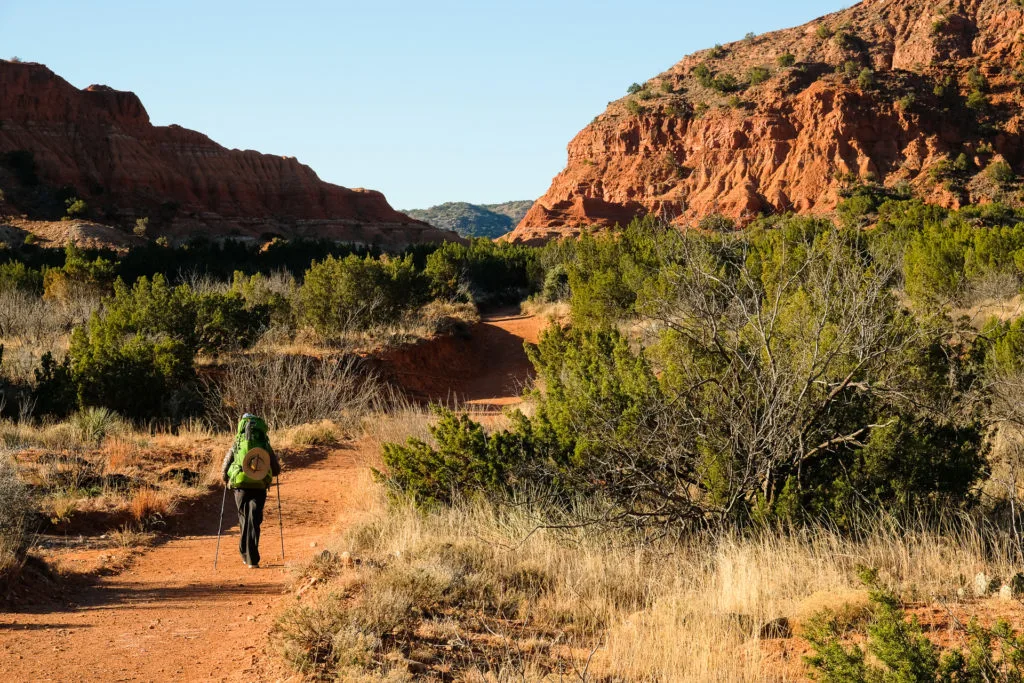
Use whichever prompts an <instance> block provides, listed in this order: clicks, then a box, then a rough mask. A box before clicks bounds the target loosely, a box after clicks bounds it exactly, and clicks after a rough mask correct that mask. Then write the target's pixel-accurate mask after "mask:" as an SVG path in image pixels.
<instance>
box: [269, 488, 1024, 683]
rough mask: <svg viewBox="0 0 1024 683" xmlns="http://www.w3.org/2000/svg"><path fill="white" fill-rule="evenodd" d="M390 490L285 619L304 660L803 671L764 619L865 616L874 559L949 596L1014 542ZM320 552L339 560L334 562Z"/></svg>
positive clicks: (319, 664)
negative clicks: (699, 531)
mask: <svg viewBox="0 0 1024 683" xmlns="http://www.w3.org/2000/svg"><path fill="white" fill-rule="evenodd" d="M380 500H381V499H380V498H376V499H374V498H370V497H367V498H366V499H365V501H364V508H365V509H364V510H363V512H362V513H361V516H360V519H361V520H362V521H359V520H355V521H354V523H352V524H351V525H350V526H349V531H348V532H347V533H346V534H345V535H344V536H343V537H341V538H339V539H338V540H337V543H336V544H335V545H334V546H333V548H332V550H333V554H331V555H329V556H327V557H326V558H325V557H323V556H321V557H319V558H318V560H317V562H318V563H319V565H320V566H318V567H317V568H316V572H314V573H311V575H312V574H315V575H317V576H319V577H321V579H320V580H319V581H318V582H317V583H316V584H315V585H316V586H320V587H319V589H318V590H314V591H307V592H306V593H305V599H304V601H302V602H301V603H300V604H299V605H298V606H296V607H294V608H292V609H291V610H290V611H289V612H288V613H287V614H286V615H285V616H284V617H283V618H282V620H281V621H280V622H279V624H278V626H277V627H276V629H275V635H274V642H275V644H276V646H277V647H278V650H279V651H281V652H283V653H284V654H285V656H286V658H288V659H289V661H291V662H292V663H293V664H294V665H295V666H296V667H297V668H298V669H299V670H302V671H304V672H306V673H319V674H322V675H333V673H340V674H342V675H348V676H356V675H368V674H370V673H374V674H375V675H381V674H383V673H384V672H387V673H389V675H396V672H403V671H404V672H405V673H407V674H411V675H415V676H417V677H418V678H420V677H426V678H430V677H442V676H441V672H442V671H448V672H450V675H452V676H453V677H454V678H455V679H457V680H507V679H510V678H517V679H520V680H522V678H523V677H524V676H525V677H526V679H527V680H543V679H545V678H549V679H551V680H554V679H556V678H564V677H566V676H568V677H572V678H578V677H579V673H580V672H583V671H584V670H586V671H587V675H588V676H590V677H593V678H595V679H598V680H601V679H602V678H607V679H608V680H679V681H705V680H729V681H754V680H765V679H766V678H768V677H770V676H771V677H773V678H774V679H775V680H786V679H791V680H800V679H802V677H803V676H804V675H805V672H804V671H803V668H802V664H801V663H800V660H799V657H798V656H797V657H795V658H794V659H793V661H791V662H790V664H789V665H788V667H789V668H786V669H784V670H775V671H772V672H770V676H769V672H768V671H766V669H765V667H766V666H769V662H768V661H767V660H766V658H765V657H766V655H765V646H766V642H767V641H768V639H771V638H775V637H777V636H778V634H777V633H772V632H770V631H769V630H766V629H769V628H770V627H774V626H773V625H779V624H782V625H783V628H784V629H786V631H787V632H788V630H789V629H791V628H795V629H797V630H799V626H800V624H801V623H803V622H804V621H805V620H806V619H807V618H808V616H809V615H810V614H812V613H813V612H815V611H817V610H818V609H819V608H820V607H825V606H829V607H832V608H833V609H839V610H840V611H841V612H842V613H843V614H844V615H845V616H844V618H845V619H847V620H848V621H849V622H850V623H851V624H853V623H856V622H858V621H860V620H863V619H864V618H866V617H867V612H866V600H865V595H864V592H863V591H862V590H861V586H860V584H859V582H858V579H857V578H856V575H857V569H858V567H860V566H870V567H877V568H878V569H879V570H880V575H881V576H882V577H883V580H884V581H885V582H886V583H887V584H888V585H890V586H892V587H893V588H894V589H896V590H897V591H898V592H899V593H900V594H901V595H903V596H904V597H905V598H907V599H911V600H919V601H922V602H926V603H927V602H929V601H933V600H943V601H947V602H951V603H955V602H960V601H963V600H965V598H964V597H962V596H963V595H965V593H966V594H969V593H970V585H969V584H970V582H971V580H972V578H973V577H974V575H975V574H976V573H977V572H979V571H985V572H987V573H989V574H990V575H994V576H1002V577H1009V576H1011V575H1012V574H1013V572H1014V571H1016V569H1015V566H1016V565H1017V564H1019V560H1020V548H1019V547H1018V545H1017V544H1016V543H1015V542H1012V540H1011V539H1010V538H1009V536H1008V535H1005V534H1002V533H999V532H996V531H994V530H992V529H987V528H983V527H981V526H979V525H977V524H975V523H973V522H971V521H969V520H956V521H955V523H953V522H951V523H950V524H947V525H945V526H942V527H937V526H935V525H926V524H924V523H912V524H897V523H896V522H894V521H892V520H883V519H872V520H864V522H863V524H861V525H860V527H859V528H860V529H861V532H860V534H859V535H858V536H857V538H850V537H849V536H844V535H841V534H839V533H837V532H835V531H833V530H831V529H828V528H824V527H817V528H812V529H807V530H804V531H798V532H783V531H763V532H761V533H755V534H739V533H725V534H722V535H719V536H707V537H701V538H694V539H690V540H689V541H687V542H682V543H676V542H668V541H665V540H648V541H645V540H643V539H641V538H638V537H636V536H633V535H630V534H627V533H625V532H608V531H607V530H603V531H602V530H600V529H596V528H591V527H579V528H550V527H547V528H545V527H539V526H538V524H539V523H540V522H543V521H554V522H556V523H564V522H567V521H570V520H571V519H575V518H579V517H585V516H586V513H587V509H586V506H585V504H584V505H582V506H581V509H579V510H577V511H576V514H575V515H573V516H570V517H565V516H555V517H554V518H553V517H552V516H551V514H550V511H546V510H543V509H539V508H537V507H535V506H532V505H530V504H527V503H525V501H524V504H522V505H511V506H510V505H502V506H494V505H489V504H486V503H483V502H477V503H472V504H466V505H462V506H458V507H456V508H454V509H444V510H436V511H434V512H432V513H429V514H424V513H423V512H421V511H419V510H416V509H414V508H412V507H405V506H397V507H388V506H387V505H385V504H384V503H382V502H380ZM343 553H348V555H345V554H343ZM325 561H326V562H330V561H334V562H335V563H337V566H334V567H333V568H331V569H330V570H327V571H325V567H324V566H323V564H324V562H325ZM353 562H354V563H353ZM332 576H333V578H331V577H332ZM307 580H308V579H307ZM311 595H312V596H313V597H309V596H311Z"/></svg>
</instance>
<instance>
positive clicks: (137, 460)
mask: <svg viewBox="0 0 1024 683" xmlns="http://www.w3.org/2000/svg"><path fill="white" fill-rule="evenodd" d="M103 451H104V453H106V456H107V458H106V464H107V467H106V471H107V473H108V474H112V473H115V472H124V471H125V470H127V469H129V468H132V467H138V466H139V465H140V464H141V462H142V459H141V454H142V453H141V450H140V449H139V446H138V444H137V443H136V442H135V440H134V439H131V438H126V437H123V436H118V437H114V438H110V439H107V440H106V442H105V443H104V444H103Z"/></svg>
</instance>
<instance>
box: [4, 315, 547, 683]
mask: <svg viewBox="0 0 1024 683" xmlns="http://www.w3.org/2000/svg"><path fill="white" fill-rule="evenodd" d="M538 329H539V323H538V321H536V320H534V319H532V318H529V317H526V316H517V315H499V316H494V317H490V318H487V319H486V320H485V321H484V322H483V323H482V324H481V325H480V326H477V327H476V328H474V330H473V331H472V333H473V334H472V335H471V338H470V348H471V349H473V352H474V353H478V354H480V356H481V358H484V359H486V362H485V363H482V364H481V365H480V368H481V371H480V372H479V374H477V375H476V376H475V377H463V378H458V380H457V381H456V382H454V384H453V385H452V387H450V391H451V392H452V393H457V394H458V395H459V396H460V397H463V398H464V399H467V400H471V401H476V402H480V403H482V404H486V405H505V404H508V403H512V402H514V401H515V400H516V397H517V396H518V393H519V390H520V388H521V386H522V384H523V383H524V382H525V381H527V380H528V379H529V365H528V363H527V362H526V357H525V354H524V353H523V350H522V342H523V340H524V339H528V340H530V341H535V340H536V335H537V332H538ZM360 448H361V447H359V446H357V447H352V448H342V449H335V450H329V451H328V450H319V451H318V450H312V451H305V452H303V453H301V454H299V453H291V454H287V453H286V454H285V458H286V459H285V466H286V470H285V472H284V474H283V477H282V485H281V493H282V500H283V510H284V514H283V521H284V527H285V556H286V560H285V561H284V562H282V559H281V557H280V541H279V540H278V517H277V508H276V501H275V499H274V497H273V493H272V494H271V496H270V497H268V500H267V509H266V517H265V519H264V524H263V538H262V540H261V543H260V548H261V551H262V552H263V562H262V564H263V568H262V569H259V570H249V569H247V568H246V567H245V566H244V565H243V564H242V561H241V558H240V556H239V555H238V551H237V539H238V536H237V518H236V517H235V516H234V514H233V505H232V502H231V501H230V500H229V501H228V504H227V512H226V514H225V525H226V528H227V531H226V533H225V535H224V538H223V541H222V543H221V548H220V563H219V565H218V570H217V572H216V573H214V571H213V557H214V549H215V540H214V539H215V536H216V533H217V516H218V512H219V508H220V502H221V492H220V491H219V490H217V491H211V492H210V493H209V494H207V495H206V496H204V497H203V498H201V499H200V500H198V501H196V502H195V503H193V504H192V505H190V506H189V509H187V510H186V511H185V513H184V514H183V515H181V517H180V519H181V520H182V522H181V523H180V524H179V525H178V527H177V528H176V529H175V530H174V532H173V533H169V534H167V536H166V537H165V538H164V539H163V541H162V543H160V544H159V545H157V546H155V547H154V548H152V549H150V550H148V551H146V552H145V553H143V554H142V555H141V556H140V557H138V558H137V559H136V560H135V561H134V563H132V565H131V566H130V567H129V568H128V569H127V570H125V571H123V572H121V573H119V574H116V575H114V576H107V577H91V578H90V577H86V578H81V579H74V580H73V586H72V589H71V590H70V591H69V594H71V595H72V596H73V599H74V602H73V603H71V604H64V603H62V602H57V601H50V602H47V603H46V604H40V605H35V606H33V605H23V606H22V607H21V608H20V610H19V611H17V612H0V680H4V681H7V680H10V681H97V680H102V681H136V680H141V681H169V680H216V681H255V680H275V679H281V678H287V677H288V676H289V674H288V672H287V671H285V670H284V669H283V668H282V665H281V664H280V662H279V661H278V660H277V659H276V658H274V657H273V656H271V655H269V654H268V653H267V632H268V629H269V628H270V626H271V623H272V620H273V618H274V615H275V613H276V612H277V611H278V609H279V608H280V605H281V603H282V601H284V600H287V599H288V597H287V586H288V582H289V579H290V573H289V567H290V566H291V565H293V564H296V563H301V562H303V561H305V560H307V559H308V558H309V557H310V556H312V555H313V554H314V553H317V552H320V551H321V550H322V544H323V542H324V541H325V540H326V539H327V538H328V536H329V535H330V534H331V532H332V531H335V530H336V529H335V527H336V526H338V525H339V524H340V523H341V522H339V520H341V519H343V514H344V511H345V508H346V491H350V490H353V485H354V484H355V482H356V481H357V477H358V475H359V470H360V467H361V463H363V462H365V459H364V458H365V456H366V455H368V454H365V453H363V452H361V450H360ZM289 455H290V457H288V456H289ZM313 543H316V544H317V546H316V547H313V546H312V544H313Z"/></svg>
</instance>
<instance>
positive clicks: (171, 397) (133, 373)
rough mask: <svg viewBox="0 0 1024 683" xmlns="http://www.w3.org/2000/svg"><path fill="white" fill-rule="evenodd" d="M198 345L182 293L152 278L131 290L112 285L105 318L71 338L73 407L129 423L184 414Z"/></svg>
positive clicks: (191, 398) (191, 404) (190, 403)
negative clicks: (122, 418) (110, 414)
mask: <svg viewBox="0 0 1024 683" xmlns="http://www.w3.org/2000/svg"><path fill="white" fill-rule="evenodd" d="M198 344H199V336H198V334H197V332H196V312H195V306H194V304H193V302H192V299H191V292H190V291H189V290H188V288H187V287H184V286H182V287H178V288H174V289H172V288H170V287H169V286H168V285H167V283H166V281H165V280H164V278H163V277H162V276H160V275H156V276H154V277H153V279H152V281H150V280H148V279H147V278H140V279H139V280H138V281H137V282H136V283H135V286H134V287H132V288H131V289H128V287H127V286H126V285H125V284H124V283H123V282H121V281H118V282H117V283H115V286H114V296H113V298H112V299H110V300H109V301H108V302H107V306H106V308H105V310H104V311H103V312H102V313H94V314H93V316H92V318H91V319H90V320H89V323H88V325H87V326H86V327H84V328H82V327H80V328H77V329H75V330H74V331H73V332H72V335H71V347H70V349H69V351H68V357H69V359H70V364H71V374H72V377H73V379H74V381H75V385H76V387H77V391H78V402H79V404H80V405H81V406H83V407H89V406H95V407H105V408H109V409H111V410H115V411H117V412H118V413H120V414H122V415H124V416H126V417H129V418H133V419H147V418H151V417H158V416H167V417H178V416H181V415H184V414H187V413H189V412H190V411H191V410H194V408H195V407H196V406H195V401H196V396H195V382H196V377H195V371H194V369H193V358H194V356H195V353H196V351H197V350H198Z"/></svg>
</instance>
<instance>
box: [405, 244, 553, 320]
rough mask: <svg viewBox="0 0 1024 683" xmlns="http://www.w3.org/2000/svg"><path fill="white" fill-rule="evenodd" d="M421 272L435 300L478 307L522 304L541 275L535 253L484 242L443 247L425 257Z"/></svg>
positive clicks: (536, 289) (526, 249)
mask: <svg viewBox="0 0 1024 683" xmlns="http://www.w3.org/2000/svg"><path fill="white" fill-rule="evenodd" d="M423 273H424V275H425V276H426V277H427V278H428V279H429V281H430V291H431V293H432V294H433V295H434V296H435V297H440V298H445V299H460V298H461V299H469V300H472V301H474V302H476V303H477V305H479V306H492V305H499V304H508V303H515V302H519V301H522V300H523V299H525V298H526V297H527V296H529V295H530V294H533V293H534V292H536V291H538V290H539V289H540V286H541V284H542V282H541V278H542V274H543V273H542V268H541V265H540V261H539V258H538V254H537V251H536V250H534V249H531V248H529V247H524V246H521V245H517V244H508V243H504V242H502V243H498V242H494V241H492V240H486V239H477V240H471V241H470V242H469V244H468V245H466V244H457V243H454V242H449V243H447V244H444V245H442V246H441V247H439V248H438V249H437V250H435V251H434V252H433V253H432V254H430V255H429V256H428V257H427V263H426V267H425V269H424V271H423Z"/></svg>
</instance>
